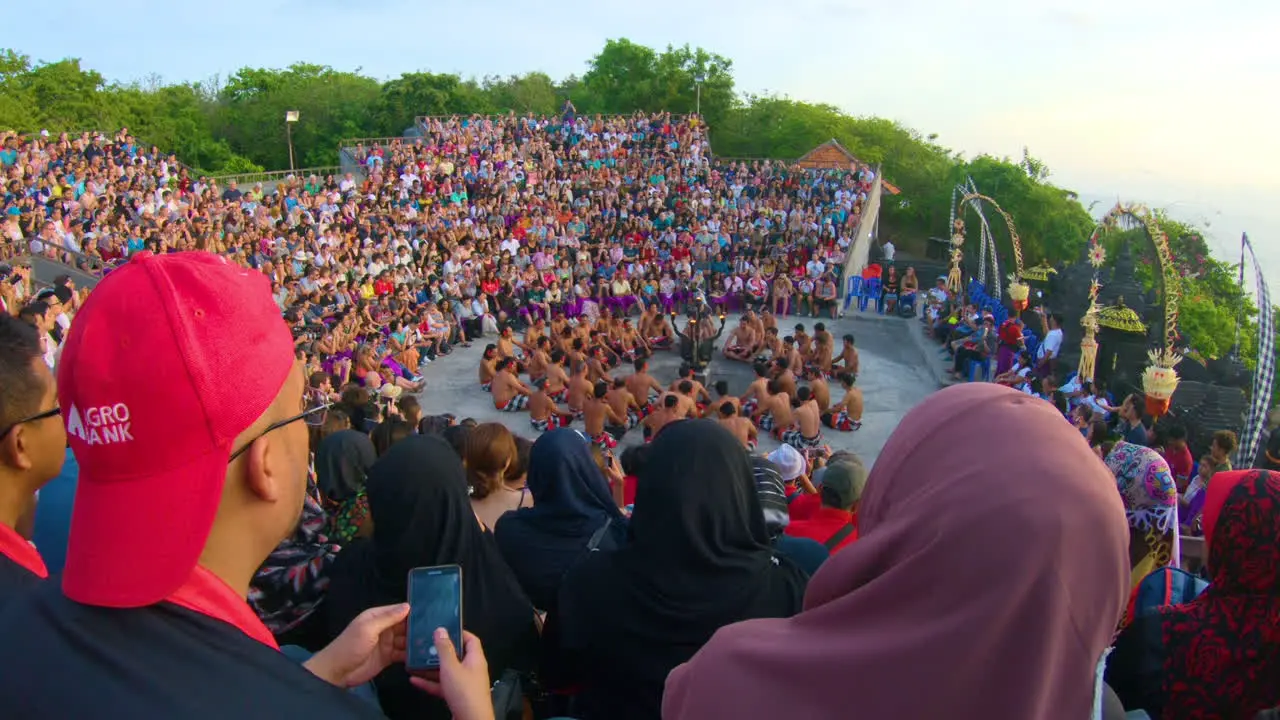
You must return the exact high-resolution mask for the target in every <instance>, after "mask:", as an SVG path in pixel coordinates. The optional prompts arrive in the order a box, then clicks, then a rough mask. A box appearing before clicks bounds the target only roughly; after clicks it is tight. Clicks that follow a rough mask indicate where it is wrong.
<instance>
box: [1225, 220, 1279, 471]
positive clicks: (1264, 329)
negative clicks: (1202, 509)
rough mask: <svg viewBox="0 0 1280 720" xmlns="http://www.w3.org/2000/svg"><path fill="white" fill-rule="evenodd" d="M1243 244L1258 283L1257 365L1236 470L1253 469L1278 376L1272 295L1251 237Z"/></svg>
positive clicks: (1247, 237) (1245, 239) (1242, 238)
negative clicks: (1272, 385) (1272, 317)
mask: <svg viewBox="0 0 1280 720" xmlns="http://www.w3.org/2000/svg"><path fill="white" fill-rule="evenodd" d="M1240 242H1241V244H1242V245H1243V246H1244V249H1245V250H1248V251H1249V259H1250V260H1252V261H1253V271H1254V276H1255V277H1256V278H1257V283H1258V365H1257V367H1256V368H1254V371H1253V398H1252V400H1251V402H1250V403H1249V414H1248V415H1247V416H1245V419H1244V430H1243V431H1242V432H1241V433H1240V448H1239V449H1238V450H1237V451H1236V461H1235V464H1234V466H1235V467H1252V466H1253V459H1254V458H1255V457H1256V456H1257V452H1258V442H1259V441H1260V440H1261V439H1262V428H1263V427H1264V426H1265V425H1266V422H1267V410H1268V406H1269V405H1270V404H1271V383H1272V381H1273V380H1274V379H1275V374H1276V362H1275V326H1274V325H1273V323H1272V319H1271V293H1270V292H1269V291H1268V290H1267V281H1266V278H1264V277H1263V276H1262V266H1261V265H1259V264H1258V258H1257V256H1256V255H1254V254H1253V245H1251V244H1250V243H1249V236H1248V235H1245V236H1243V237H1241V238H1240Z"/></svg>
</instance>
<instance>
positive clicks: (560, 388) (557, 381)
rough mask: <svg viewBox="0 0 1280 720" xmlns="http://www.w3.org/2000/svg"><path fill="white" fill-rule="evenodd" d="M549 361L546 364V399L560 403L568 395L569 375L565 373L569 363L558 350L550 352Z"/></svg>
mask: <svg viewBox="0 0 1280 720" xmlns="http://www.w3.org/2000/svg"><path fill="white" fill-rule="evenodd" d="M550 359H551V362H549V363H547V397H550V398H551V399H552V400H553V401H554V402H557V403H562V402H564V400H565V396H566V395H568V393H569V373H567V372H565V368H566V367H568V365H569V362H568V360H567V359H566V357H565V354H564V352H562V351H560V350H554V351H552V353H551V358H550Z"/></svg>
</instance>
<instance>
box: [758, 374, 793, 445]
mask: <svg viewBox="0 0 1280 720" xmlns="http://www.w3.org/2000/svg"><path fill="white" fill-rule="evenodd" d="M752 421H753V422H755V424H756V427H758V428H760V429H761V430H763V431H765V432H770V431H772V430H774V429H775V428H789V427H791V423H792V422H793V421H794V416H793V415H792V413H791V396H790V395H788V394H787V391H786V390H785V389H783V386H782V383H780V382H778V380H777V379H776V378H775V379H773V380H770V381H769V384H768V385H767V386H766V388H765V392H764V395H763V397H761V398H760V406H759V408H758V409H757V410H756V415H755V417H753V418H752Z"/></svg>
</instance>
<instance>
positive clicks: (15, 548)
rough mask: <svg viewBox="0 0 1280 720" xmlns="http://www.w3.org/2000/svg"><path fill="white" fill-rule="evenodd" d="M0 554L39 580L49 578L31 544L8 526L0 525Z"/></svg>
mask: <svg viewBox="0 0 1280 720" xmlns="http://www.w3.org/2000/svg"><path fill="white" fill-rule="evenodd" d="M0 554H2V555H4V556H5V557H7V558H9V559H10V560H12V561H13V562H14V563H16V564H18V565H21V566H22V567H24V568H26V569H27V570H30V571H31V574H32V575H35V576H36V577H38V578H40V579H41V580H43V579H45V578H47V577H49V570H48V569H47V568H45V566H44V559H43V558H41V557H40V553H39V552H37V551H36V548H35V546H34V545H32V544H31V543H29V542H27V541H26V539H25V538H23V537H22V536H21V535H19V534H18V531H17V530H14V529H13V528H11V527H9V526H8V525H4V524H0Z"/></svg>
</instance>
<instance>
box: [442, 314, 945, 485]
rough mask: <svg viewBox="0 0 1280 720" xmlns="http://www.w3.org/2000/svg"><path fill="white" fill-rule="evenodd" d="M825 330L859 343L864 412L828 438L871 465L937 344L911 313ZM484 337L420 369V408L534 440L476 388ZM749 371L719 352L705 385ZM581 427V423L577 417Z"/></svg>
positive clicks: (858, 319) (666, 371)
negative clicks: (858, 421)
mask: <svg viewBox="0 0 1280 720" xmlns="http://www.w3.org/2000/svg"><path fill="white" fill-rule="evenodd" d="M796 322H803V323H804V324H805V328H806V329H807V330H809V331H810V332H812V331H813V324H814V323H815V322H817V321H816V320H814V319H812V318H802V319H796V318H794V317H791V318H779V323H778V324H779V327H780V329H781V330H782V331H783V332H782V334H784V335H785V334H788V333H787V331H789V330H790V328H792V327H794V326H795V324H796ZM823 322H825V323H826V325H827V329H828V331H830V332H831V333H832V334H833V335H834V336H835V337H836V339H837V348H838V347H839V338H840V337H841V336H842V335H844V334H845V333H849V332H851V333H853V335H854V338H855V339H856V342H857V347H858V353H859V360H860V363H861V368H860V369H861V371H862V372H861V374H860V375H859V377H858V385H859V386H860V387H861V388H862V393H863V398H864V403H865V407H864V412H863V417H862V429H861V430H857V431H855V432H848V433H845V432H839V431H837V430H832V429H830V428H823V435H824V437H825V438H826V443H827V444H828V445H830V446H831V448H832V449H833V450H852V451H854V452H856V453H858V455H860V456H861V457H862V459H863V462H865V463H866V464H867V466H868V467H870V466H871V465H872V464H873V463H874V462H875V459H876V457H877V456H878V455H879V454H880V448H882V447H883V446H884V444H885V441H886V440H888V438H889V435H890V434H891V433H892V432H893V430H894V428H896V427H897V426H898V421H899V420H901V419H902V416H903V415H904V414H905V413H906V412H907V410H909V409H911V407H912V406H914V405H915V404H916V403H918V402H920V401H921V400H923V399H924V398H925V397H926V396H927V395H929V394H930V393H932V392H934V391H935V390H937V389H938V388H939V386H940V385H939V371H938V368H935V367H933V366H934V365H938V364H939V361H938V357H937V354H936V350H931V349H929V348H927V347H926V346H925V345H924V344H923V341H922V339H921V336H922V333H921V331H920V327H921V326H920V323H919V322H918V321H916V320H904V319H901V318H888V317H883V316H878V315H874V314H870V313H868V314H860V313H858V312H857V311H856V310H855V311H853V312H852V313H850V314H848V315H846V316H845V317H843V318H842V319H840V320H834V321H833V320H830V319H824V320H823ZM736 324H737V317H730V318H729V324H728V325H727V326H726V328H725V331H724V335H722V336H721V338H720V340H719V341H717V348H718V347H719V345H720V344H722V343H723V342H724V341H725V340H726V339H727V338H728V334H729V331H730V330H732V329H733V327H734V326H735V325H736ZM485 342H486V339H484V338H481V339H480V340H479V341H476V342H474V343H473V345H472V347H470V348H462V347H459V348H456V349H455V350H454V352H452V353H450V354H449V355H448V356H447V357H444V358H441V359H439V360H436V361H435V362H433V363H431V364H429V365H426V366H425V367H424V368H423V376H424V377H426V379H427V387H426V389H425V390H424V391H423V392H422V393H421V394H420V395H419V399H420V400H421V402H422V408H423V413H424V414H427V415H437V414H440V413H453V414H454V415H455V416H457V417H458V418H459V419H462V418H468V417H471V418H475V419H476V420H477V421H479V422H492V421H497V422H501V423H503V424H505V425H506V426H507V427H508V428H510V429H511V431H512V432H513V433H515V434H517V435H522V436H524V437H527V438H530V439H534V438H536V436H537V435H538V433H537V432H536V431H535V430H534V429H533V428H532V427H531V426H530V425H529V414H528V413H527V412H521V413H504V412H500V411H498V410H495V409H494V407H493V401H492V400H491V398H490V395H489V394H488V393H486V392H484V391H482V390H481V389H480V384H479V379H478V375H477V368H478V366H479V362H480V360H479V358H480V354H481V352H482V350H483V348H484V345H485ZM649 365H650V369H649V372H650V373H651V374H652V375H653V376H654V377H655V378H657V379H658V381H659V382H662V383H664V384H666V383H669V382H671V381H672V380H674V379H675V378H676V375H677V372H678V370H679V367H680V356H679V354H677V353H676V352H674V351H663V352H659V353H657V354H656V355H655V356H654V357H653V358H652V359H651V360H650V361H649ZM630 370H631V368H630V367H620V368H619V369H617V370H615V371H614V373H613V374H614V375H615V376H617V377H621V376H623V375H626V374H629V373H630ZM753 377H754V373H753V372H752V369H751V366H750V365H747V364H746V363H740V362H733V361H730V360H727V359H725V358H724V357H723V356H722V355H720V352H719V350H718V349H717V351H716V359H715V360H714V361H713V362H712V363H711V366H710V368H709V377H708V382H707V385H708V387H709V386H710V385H711V384H712V383H713V382H715V381H716V380H722V379H723V380H728V381H729V391H730V392H732V393H734V394H741V393H743V392H744V391H746V388H747V385H748V384H749V383H750V382H751V379H752V378H753ZM831 385H832V388H831V395H832V399H833V400H838V399H839V398H840V396H841V394H842V392H843V391H842V390H841V389H840V387H839V385H838V383H836V382H834V381H832V383H831ZM575 426H576V427H579V428H580V427H581V423H576V424H575ZM642 441H643V436H642V433H641V430H640V428H635V429H633V430H631V431H630V432H628V433H627V435H626V436H625V437H624V438H623V440H622V443H621V446H628V445H633V444H638V443H640V442H642ZM777 446H778V442H777V441H776V440H774V439H773V438H772V437H771V436H768V435H767V434H765V433H761V437H760V448H759V450H760V451H761V452H769V451H771V450H773V449H774V448H776V447H777Z"/></svg>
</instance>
